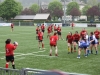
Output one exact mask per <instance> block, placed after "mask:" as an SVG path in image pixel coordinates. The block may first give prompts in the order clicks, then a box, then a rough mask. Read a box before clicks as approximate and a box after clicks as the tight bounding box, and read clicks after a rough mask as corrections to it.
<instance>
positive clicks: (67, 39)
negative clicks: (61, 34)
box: [66, 32, 73, 54]
mask: <svg viewBox="0 0 100 75" xmlns="http://www.w3.org/2000/svg"><path fill="white" fill-rule="evenodd" d="M66 41H67V43H68V54H69V53H70V52H71V53H72V50H73V47H72V46H73V44H72V42H73V36H72V33H71V32H69V34H68V35H67V36H66Z"/></svg>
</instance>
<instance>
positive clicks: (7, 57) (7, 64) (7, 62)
mask: <svg viewBox="0 0 100 75" xmlns="http://www.w3.org/2000/svg"><path fill="white" fill-rule="evenodd" d="M9 61H10V57H9V56H6V64H5V68H8V67H9Z"/></svg>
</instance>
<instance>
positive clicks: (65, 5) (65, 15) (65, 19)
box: [64, 0, 66, 24]
mask: <svg viewBox="0 0 100 75" xmlns="http://www.w3.org/2000/svg"><path fill="white" fill-rule="evenodd" d="M65 20H66V4H65V0H64V24H65Z"/></svg>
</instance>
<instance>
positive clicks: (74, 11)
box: [0, 0, 100, 21]
mask: <svg viewBox="0 0 100 75" xmlns="http://www.w3.org/2000/svg"><path fill="white" fill-rule="evenodd" d="M66 8H67V9H66V14H67V15H71V16H72V19H73V20H74V18H75V17H76V16H81V15H86V16H87V18H91V19H92V20H94V18H95V16H96V17H98V19H99V20H100V3H98V2H97V1H96V0H88V3H87V4H86V5H85V6H84V7H83V9H82V10H80V5H79V4H78V3H77V2H75V1H73V2H70V3H69V4H68V5H66ZM37 13H50V14H51V16H52V19H53V20H56V18H57V19H58V18H62V16H63V15H64V14H63V13H64V12H63V5H62V3H61V2H59V1H57V0H54V1H52V2H50V3H49V5H48V8H45V9H43V8H42V7H41V6H39V5H38V4H34V3H33V5H31V6H30V7H29V8H24V9H23V6H22V5H21V3H20V2H17V1H15V0H5V1H4V2H2V3H0V17H2V18H3V19H4V20H7V21H9V20H11V19H12V18H14V17H15V16H16V15H35V14H37Z"/></svg>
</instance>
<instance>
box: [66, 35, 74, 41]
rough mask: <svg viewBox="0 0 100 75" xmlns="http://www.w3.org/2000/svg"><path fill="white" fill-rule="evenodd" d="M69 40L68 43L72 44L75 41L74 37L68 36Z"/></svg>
mask: <svg viewBox="0 0 100 75" xmlns="http://www.w3.org/2000/svg"><path fill="white" fill-rule="evenodd" d="M66 38H67V40H68V43H72V41H73V36H72V35H67V37H66Z"/></svg>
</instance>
